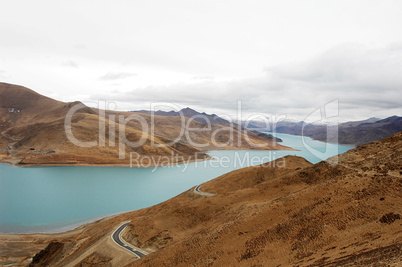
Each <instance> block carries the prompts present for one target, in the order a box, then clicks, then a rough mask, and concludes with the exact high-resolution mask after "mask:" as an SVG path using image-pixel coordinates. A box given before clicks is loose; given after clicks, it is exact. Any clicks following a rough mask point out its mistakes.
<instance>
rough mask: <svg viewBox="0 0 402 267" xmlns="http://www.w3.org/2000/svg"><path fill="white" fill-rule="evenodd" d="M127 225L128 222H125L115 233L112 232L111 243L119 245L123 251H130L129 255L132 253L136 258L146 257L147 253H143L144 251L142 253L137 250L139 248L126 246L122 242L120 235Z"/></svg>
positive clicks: (126, 244)
mask: <svg viewBox="0 0 402 267" xmlns="http://www.w3.org/2000/svg"><path fill="white" fill-rule="evenodd" d="M129 223H130V222H125V223H123V224H122V225H120V226H119V227H118V228H117V229H116V231H114V232H113V234H112V239H113V241H114V242H115V243H116V244H117V245H119V246H120V247H122V248H124V249H126V250H128V251H130V252H131V253H133V254H134V255H136V256H137V257H138V258H142V257H144V256H145V255H147V254H148V253H147V252H145V251H143V250H141V249H139V248H137V247H134V246H133V245H131V244H128V243H127V242H125V241H124V240H123V238H122V237H121V233H122V232H123V230H124V228H126V227H127V225H128V224H129Z"/></svg>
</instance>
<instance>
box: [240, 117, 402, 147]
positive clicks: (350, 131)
mask: <svg viewBox="0 0 402 267" xmlns="http://www.w3.org/2000/svg"><path fill="white" fill-rule="evenodd" d="M242 125H243V126H246V127H249V128H251V129H258V130H264V129H265V130H267V131H271V132H277V133H286V134H292V135H304V136H308V137H311V138H313V139H315V140H319V141H323V142H329V143H339V144H342V145H354V146H358V145H362V144H366V143H369V142H372V141H375V140H379V139H381V138H384V137H387V136H390V135H393V134H395V133H397V132H400V131H402V117H399V116H392V117H389V118H386V119H378V118H374V117H373V118H369V119H367V120H363V121H350V122H344V123H340V124H339V125H338V126H337V129H336V128H334V127H333V126H330V125H323V124H313V123H305V122H303V121H300V122H291V121H279V122H277V123H275V124H270V125H268V126H267V125H266V123H263V122H258V121H251V122H249V123H247V125H245V123H243V124H242Z"/></svg>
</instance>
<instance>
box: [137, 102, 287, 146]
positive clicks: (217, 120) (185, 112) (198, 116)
mask: <svg viewBox="0 0 402 267" xmlns="http://www.w3.org/2000/svg"><path fill="white" fill-rule="evenodd" d="M131 112H135V113H142V114H149V115H151V114H153V115H155V116H166V117H180V116H183V117H186V118H191V119H193V120H194V121H197V122H199V123H208V122H209V123H210V124H221V125H226V126H230V127H232V126H233V127H235V128H237V127H238V126H240V128H241V129H242V131H247V132H248V133H252V134H256V135H257V136H260V137H264V138H268V139H270V140H272V141H275V142H278V143H280V142H282V139H280V138H277V137H274V136H273V135H271V134H266V133H262V132H259V131H255V130H253V129H250V128H247V127H244V126H243V125H241V124H240V125H238V124H237V123H235V122H229V121H228V120H225V119H223V118H222V117H219V116H218V115H216V114H207V113H205V112H202V113H200V112H198V111H196V110H194V109H191V108H189V107H187V108H183V109H181V110H180V111H173V110H172V111H162V110H157V111H154V112H152V111H149V110H136V111H131ZM245 128H247V129H245Z"/></svg>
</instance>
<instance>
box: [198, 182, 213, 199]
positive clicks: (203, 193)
mask: <svg viewBox="0 0 402 267" xmlns="http://www.w3.org/2000/svg"><path fill="white" fill-rule="evenodd" d="M200 186H201V184H199V185H197V186H196V187H195V188H194V193H196V194H198V195H201V196H206V197H212V196H215V194H212V193H207V192H202V191H201V190H200Z"/></svg>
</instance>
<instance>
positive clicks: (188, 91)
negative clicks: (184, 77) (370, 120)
mask: <svg viewBox="0 0 402 267" xmlns="http://www.w3.org/2000/svg"><path fill="white" fill-rule="evenodd" d="M265 70H266V72H267V73H268V74H269V75H267V76H266V77H260V78H254V79H243V80H234V81H226V82H217V81H209V80H208V81H205V80H200V81H199V82H198V83H195V84H174V85H170V86H149V87H145V88H138V89H135V90H132V91H131V92H129V93H125V94H119V95H114V96H112V97H111V98H112V100H115V101H121V102H126V103H127V102H130V103H133V104H135V103H143V102H172V103H178V104H183V105H196V106H201V107H204V108H205V111H208V109H209V107H215V108H216V107H219V108H220V109H221V110H226V111H233V110H235V109H236V108H237V101H238V100H241V101H242V108H243V110H244V111H246V112H249V113H253V112H257V113H261V112H262V113H270V114H287V115H288V117H298V116H299V117H300V116H303V114H304V115H308V114H309V113H310V112H312V111H314V109H316V108H318V107H320V106H323V105H325V104H327V103H329V102H331V101H333V100H335V99H338V100H339V103H340V114H341V115H343V116H344V117H347V118H364V117H367V116H369V115H370V116H371V115H373V116H374V115H376V116H388V115H394V114H390V113H391V112H398V114H395V115H402V104H401V102H400V99H401V98H400V96H401V95H402V75H400V72H401V70H402V49H395V47H385V48H382V49H376V50H369V49H366V48H365V47H363V46H360V45H350V44H348V45H343V46H338V47H336V48H334V49H331V50H329V51H327V52H326V53H324V54H322V55H320V56H318V57H316V58H314V59H312V60H310V61H306V62H301V63H298V64H288V65H281V66H272V67H269V68H266V69H265ZM102 97H104V98H108V96H102ZM373 109H374V110H375V112H376V114H373V113H372V110H373ZM382 114H383V115H382Z"/></svg>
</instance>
